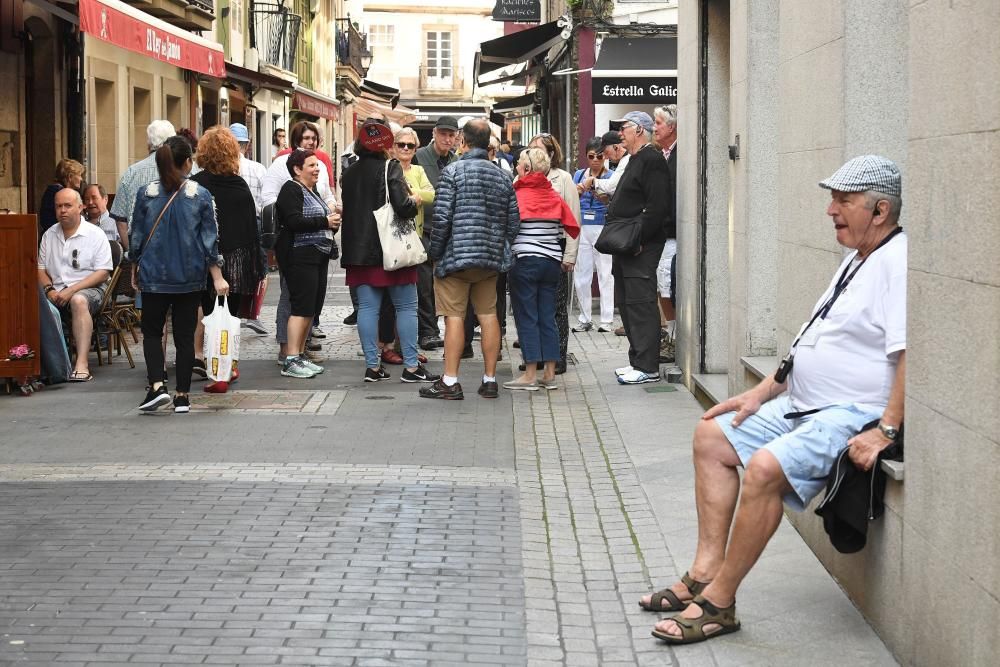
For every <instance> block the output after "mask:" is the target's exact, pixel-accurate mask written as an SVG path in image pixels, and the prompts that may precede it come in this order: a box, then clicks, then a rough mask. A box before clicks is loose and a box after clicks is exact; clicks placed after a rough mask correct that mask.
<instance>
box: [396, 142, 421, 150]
mask: <svg viewBox="0 0 1000 667" xmlns="http://www.w3.org/2000/svg"><path fill="white" fill-rule="evenodd" d="M416 147H417V145H416V144H411V143H409V142H406V141H397V142H396V148H405V149H406V150H408V151H412V150H413V149H414V148H416Z"/></svg>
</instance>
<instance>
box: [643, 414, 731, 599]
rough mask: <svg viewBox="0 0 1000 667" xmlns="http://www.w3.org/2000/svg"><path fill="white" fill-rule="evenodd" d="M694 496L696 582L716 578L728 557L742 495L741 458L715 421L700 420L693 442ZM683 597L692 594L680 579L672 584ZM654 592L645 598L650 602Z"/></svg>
mask: <svg viewBox="0 0 1000 667" xmlns="http://www.w3.org/2000/svg"><path fill="white" fill-rule="evenodd" d="M692 449H693V456H694V473H695V482H694V495H695V504H696V506H697V508H698V548H697V551H696V552H695V557H694V563H693V564H692V565H691V568H690V569H689V570H688V574H689V575H690V576H691V578H692V579H694V580H695V581H711V580H712V579H713V578H715V576H716V573H717V572H718V571H719V568H720V567H722V562H723V560H724V559H725V557H726V540H727V539H728V537H729V528H730V526H731V525H732V522H733V512H734V511H735V509H736V500H737V498H739V494H740V475H739V472H738V471H737V467H738V466H739V465H740V458H739V456H737V455H736V450H734V449H733V446H732V445H731V444H729V440H727V439H726V436H725V434H724V433H723V432H722V429H721V428H719V425H718V424H716V423H715V420H711V419H710V420H703V421H700V422H698V426H697V427H695V431H694V443H693V445H692ZM670 588H671V590H673V591H674V594H676V595H677V597H678V598H680V599H681V600H689V599H691V598H692V597H693V596H692V595H691V591H689V590H688V588H687V586H685V585H684V584H683V583H681V582H677V583H676V584H674V585H673V586H671V587H670ZM651 597H652V596H651V595H647V596H645V597H643V598H642V602H643V604H647V605H648V604H649V601H650V598H651Z"/></svg>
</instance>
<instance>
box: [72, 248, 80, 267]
mask: <svg viewBox="0 0 1000 667" xmlns="http://www.w3.org/2000/svg"><path fill="white" fill-rule="evenodd" d="M79 256H80V249H79V248H73V268H74V269H76V270H79V269H80V260H79V259H77V258H78V257H79Z"/></svg>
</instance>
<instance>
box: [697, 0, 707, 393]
mask: <svg viewBox="0 0 1000 667" xmlns="http://www.w3.org/2000/svg"><path fill="white" fill-rule="evenodd" d="M700 10H701V86H700V88H701V91H700V100H699V105H700V106H701V110H700V111H701V113H700V121H701V123H700V124H701V128H700V130H701V137H700V144H701V146H700V147H699V155H698V161H699V163H700V165H699V170H698V171H699V172H700V176H701V178H700V179H699V184H698V190H699V192H698V199H699V212H698V234H699V245H700V248H699V249H698V250H699V255H700V258H701V263H700V265H699V276H698V279H699V282H700V285H699V287H700V290H699V294H700V301H701V303H700V313H699V317H698V342H699V345H698V372H699V373H704V372H705V369H706V368H707V365H706V363H705V357H706V353H705V342H706V340H707V338H708V323H707V319H708V316H707V312H708V267H707V261H708V0H702V2H701V7H700Z"/></svg>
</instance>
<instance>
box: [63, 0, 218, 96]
mask: <svg viewBox="0 0 1000 667" xmlns="http://www.w3.org/2000/svg"><path fill="white" fill-rule="evenodd" d="M80 29H81V30H83V32H85V33H87V34H88V35H91V36H92V37H95V38H97V39H99V40H101V41H104V42H107V43H108V44H114V45H115V46H118V47H120V48H123V49H128V50H129V51H135V52H136V53H141V54H143V55H146V56H149V57H150V58H154V59H156V60H160V61H162V62H165V63H170V64H171V65H175V66H177V67H181V68H183V69H188V70H191V71H193V72H200V73H201V74H207V75H209V76H214V77H219V78H220V79H221V78H225V76H226V54H225V51H223V49H222V45H221V44H217V43H216V42H213V41H210V40H207V39H205V38H204V37H199V36H198V35H195V34H192V33H190V32H188V31H186V30H182V29H181V28H177V27H174V26H172V25H170V24H169V23H167V22H166V21H161V20H160V19H158V18H156V17H153V16H150V15H149V14H147V13H145V12H143V11H141V10H138V9H135V8H134V7H132V6H130V5H126V4H125V3H124V2H119V0H80Z"/></svg>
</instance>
